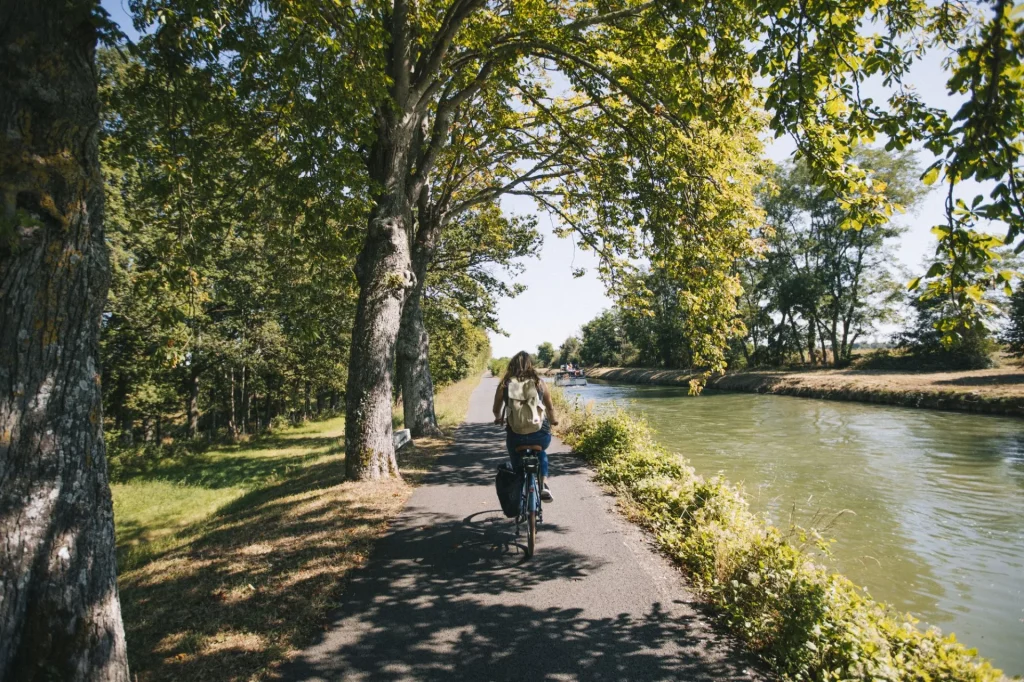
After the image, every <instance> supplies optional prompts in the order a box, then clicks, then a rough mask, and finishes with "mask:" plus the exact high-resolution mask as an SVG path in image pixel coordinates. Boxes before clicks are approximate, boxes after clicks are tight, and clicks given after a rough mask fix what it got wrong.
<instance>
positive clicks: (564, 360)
mask: <svg viewBox="0 0 1024 682" xmlns="http://www.w3.org/2000/svg"><path fill="white" fill-rule="evenodd" d="M580 346H581V344H580V340H579V339H578V338H577V337H575V336H570V337H569V338H567V339H566V340H565V341H563V342H562V345H561V346H559V347H558V364H559V365H567V364H569V363H572V364H574V365H576V364H579V362H580Z"/></svg>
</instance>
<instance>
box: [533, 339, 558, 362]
mask: <svg viewBox="0 0 1024 682" xmlns="http://www.w3.org/2000/svg"><path fill="white" fill-rule="evenodd" d="M554 359H555V347H554V346H552V345H551V343H550V342H548V341H545V342H544V343H542V344H540V345H539V346H537V362H539V363H540V364H541V365H543V366H544V367H550V366H551V361H552V360H554Z"/></svg>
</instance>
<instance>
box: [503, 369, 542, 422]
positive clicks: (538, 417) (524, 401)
mask: <svg viewBox="0 0 1024 682" xmlns="http://www.w3.org/2000/svg"><path fill="white" fill-rule="evenodd" d="M543 424H544V404H543V403H542V402H541V399H540V393H539V392H538V391H537V384H536V382H534V381H531V380H526V381H519V380H518V379H509V380H508V425H509V428H511V429H512V431H513V432H515V433H518V434H521V435H525V434H528V433H536V432H538V431H540V428H541V426H543Z"/></svg>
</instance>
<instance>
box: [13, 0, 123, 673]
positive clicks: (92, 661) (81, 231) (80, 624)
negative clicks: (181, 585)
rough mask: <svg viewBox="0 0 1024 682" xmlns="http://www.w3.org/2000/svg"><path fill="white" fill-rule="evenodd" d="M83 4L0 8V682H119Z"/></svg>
mask: <svg viewBox="0 0 1024 682" xmlns="http://www.w3.org/2000/svg"><path fill="white" fill-rule="evenodd" d="M93 10H94V4H93V3H92V2H81V1H74V0H69V1H68V2H60V3H58V2H37V1H36V0H4V1H3V2H0V93H2V95H0V101H2V102H3V104H2V105H0V202H2V215H0V219H2V225H3V227H2V228H0V319H2V320H3V323H2V324H0V546H2V547H3V550H2V551H0V679H4V680H12V681H13V680H19V682H27V681H31V680H53V679H55V680H83V681H84V680H91V681H94V680H100V681H106V680H128V679H129V676H128V662H127V656H126V651H125V639H124V629H123V627H122V624H121V608H120V604H119V601H118V594H117V580H116V563H115V553H114V519H113V511H112V505H111V498H110V486H109V485H108V480H107V461H106V449H105V447H104V443H103V426H102V425H103V415H102V401H101V393H100V376H99V366H100V365H99V358H98V350H99V328H100V317H101V314H102V311H103V305H104V302H105V300H106V294H107V287H108V283H109V263H108V254H107V250H106V246H105V244H104V240H103V180H102V177H101V175H100V165H99V158H98V146H97V131H98V127H99V119H98V110H99V103H98V101H97V94H96V72H95V68H94V57H95V48H96V30H95V28H94V23H93V20H92V12H93Z"/></svg>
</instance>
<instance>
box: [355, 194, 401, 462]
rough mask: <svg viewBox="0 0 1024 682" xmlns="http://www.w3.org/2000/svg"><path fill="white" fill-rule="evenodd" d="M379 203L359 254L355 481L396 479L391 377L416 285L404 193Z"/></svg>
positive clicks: (356, 332) (356, 337)
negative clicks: (400, 330) (407, 299)
mask: <svg viewBox="0 0 1024 682" xmlns="http://www.w3.org/2000/svg"><path fill="white" fill-rule="evenodd" d="M394 194H397V195H398V196H391V197H386V198H384V199H383V200H381V201H379V202H378V205H377V208H376V209H375V211H374V214H373V215H372V216H371V217H370V224H369V230H368V233H367V235H366V242H365V243H364V245H363V250H362V252H361V253H360V254H359V260H358V263H357V276H358V279H359V285H360V287H359V303H358V306H357V308H356V319H355V325H354V327H353V329H352V352H351V355H350V359H349V366H348V384H347V388H346V392H345V469H346V474H347V476H348V478H350V479H352V480H363V479H379V478H386V477H390V476H397V475H398V461H397V459H396V458H395V446H394V441H393V436H392V428H391V397H392V385H393V384H392V376H391V371H392V367H393V366H394V363H395V342H396V339H397V337H398V327H399V324H400V322H401V317H402V304H403V302H404V298H405V292H406V290H407V289H408V288H409V286H410V284H412V278H413V274H412V271H411V269H410V266H411V262H410V258H409V239H408V227H407V226H408V224H409V220H410V219H411V215H410V213H411V212H410V211H409V210H408V205H407V204H406V205H403V203H404V202H402V198H403V195H404V190H403V191H402V192H399V193H394Z"/></svg>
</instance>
